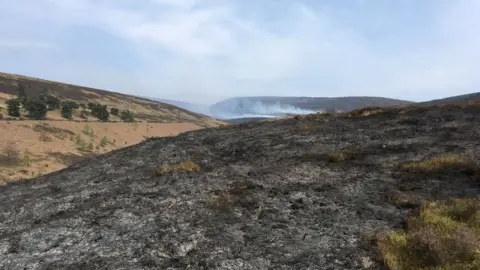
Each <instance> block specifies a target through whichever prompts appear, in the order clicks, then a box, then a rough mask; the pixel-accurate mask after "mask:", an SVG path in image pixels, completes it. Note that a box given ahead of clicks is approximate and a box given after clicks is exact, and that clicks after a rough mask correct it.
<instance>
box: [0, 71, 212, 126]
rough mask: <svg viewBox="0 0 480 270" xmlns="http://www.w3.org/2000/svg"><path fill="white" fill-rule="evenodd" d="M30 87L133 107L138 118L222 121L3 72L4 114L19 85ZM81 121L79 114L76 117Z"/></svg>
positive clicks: (31, 92)
mask: <svg viewBox="0 0 480 270" xmlns="http://www.w3.org/2000/svg"><path fill="white" fill-rule="evenodd" d="M19 83H21V84H23V85H25V86H26V87H27V89H26V93H27V95H28V96H30V97H35V96H39V95H40V94H42V93H44V92H45V91H48V92H50V93H52V94H53V95H55V96H57V97H58V98H60V99H62V100H73V101H76V102H78V103H84V104H87V103H88V102H93V103H99V104H102V105H107V106H108V107H116V108H118V109H120V110H130V111H132V112H133V113H134V115H135V118H136V119H138V120H141V121H149V122H160V123H192V124H195V125H199V126H202V127H214V126H218V125H220V124H221V122H219V121H217V120H214V119H212V118H210V117H207V116H205V115H200V114H196V113H193V112H190V111H187V110H185V109H182V108H179V107H176V106H173V105H170V104H167V103H161V102H158V101H153V100H149V99H145V98H139V97H134V96H130V95H125V94H120V93H115V92H110V91H105V90H100V89H94V88H89V87H83V86H76V85H71V84H65V83H60V82H53V81H48V80H43V79H38V78H32V77H26V76H21V75H14V74H7V73H0V114H4V115H5V114H6V105H5V101H6V100H7V99H10V98H12V97H13V96H15V95H17V85H18V84H19ZM48 119H52V120H55V119H61V116H60V113H59V112H50V113H49V115H48ZM76 119H77V120H78V117H77V118H76Z"/></svg>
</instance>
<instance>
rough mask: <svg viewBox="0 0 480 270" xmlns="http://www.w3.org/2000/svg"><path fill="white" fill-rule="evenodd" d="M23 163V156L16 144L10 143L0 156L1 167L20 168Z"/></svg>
mask: <svg viewBox="0 0 480 270" xmlns="http://www.w3.org/2000/svg"><path fill="white" fill-rule="evenodd" d="M21 163H22V156H21V154H20V150H18V148H17V146H16V144H15V143H14V142H8V143H7V145H6V146H5V147H4V148H3V150H2V153H1V154H0V165H2V166H18V165H21Z"/></svg>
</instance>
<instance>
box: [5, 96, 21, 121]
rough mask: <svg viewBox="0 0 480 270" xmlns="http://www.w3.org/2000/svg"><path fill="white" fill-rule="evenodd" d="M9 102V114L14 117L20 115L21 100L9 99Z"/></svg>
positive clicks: (7, 102)
mask: <svg viewBox="0 0 480 270" xmlns="http://www.w3.org/2000/svg"><path fill="white" fill-rule="evenodd" d="M5 103H6V104H7V114H8V115H9V116H12V117H19V116H20V105H21V104H20V101H19V100H18V99H9V100H7V101H6V102H5Z"/></svg>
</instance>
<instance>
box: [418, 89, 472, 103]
mask: <svg viewBox="0 0 480 270" xmlns="http://www.w3.org/2000/svg"><path fill="white" fill-rule="evenodd" d="M479 102H480V92H477V93H470V94H465V95H459V96H453V97H447V98H441V99H434V100H430V101H425V102H420V103H418V104H419V105H442V104H462V103H479Z"/></svg>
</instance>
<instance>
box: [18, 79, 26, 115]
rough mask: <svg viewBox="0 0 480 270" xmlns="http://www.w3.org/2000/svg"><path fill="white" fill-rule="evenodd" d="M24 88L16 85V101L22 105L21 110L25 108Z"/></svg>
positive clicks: (21, 85)
mask: <svg viewBox="0 0 480 270" xmlns="http://www.w3.org/2000/svg"><path fill="white" fill-rule="evenodd" d="M25 89H26V87H25V85H24V84H21V83H20V84H18V87H17V91H18V101H20V104H22V107H23V109H25V110H26V106H27V100H28V98H27V92H26V91H25Z"/></svg>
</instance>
